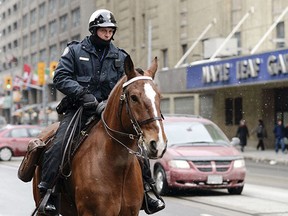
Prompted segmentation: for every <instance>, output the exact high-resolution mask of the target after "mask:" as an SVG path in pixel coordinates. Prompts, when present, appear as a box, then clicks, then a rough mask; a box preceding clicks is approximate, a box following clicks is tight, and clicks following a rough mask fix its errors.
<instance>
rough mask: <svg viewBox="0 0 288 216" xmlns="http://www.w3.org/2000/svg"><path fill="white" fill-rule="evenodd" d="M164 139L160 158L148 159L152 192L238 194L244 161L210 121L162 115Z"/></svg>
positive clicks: (231, 143) (164, 193)
mask: <svg viewBox="0 0 288 216" xmlns="http://www.w3.org/2000/svg"><path fill="white" fill-rule="evenodd" d="M164 128H165V132H166V135H167V138H168V146H167V151H166V153H165V154H164V156H163V158H161V159H157V160H151V169H152V173H153V177H154V179H155V182H156V190H157V192H158V193H159V194H161V195H166V194H169V193H170V192H173V191H174V190H175V189H220V188H225V189H228V192H229V193H230V194H241V193H242V190H243V187H244V182H245V175H246V168H245V161H244V158H243V156H242V155H241V153H240V152H239V151H238V150H237V149H236V148H235V145H238V144H239V142H240V141H239V139H238V138H236V137H235V138H232V141H231V142H230V141H229V139H228V138H227V136H226V135H225V134H224V133H223V131H222V130H221V129H220V128H219V127H218V126H217V125H216V124H215V123H213V122H212V121H210V120H208V119H205V118H201V117H196V116H165V120H164Z"/></svg>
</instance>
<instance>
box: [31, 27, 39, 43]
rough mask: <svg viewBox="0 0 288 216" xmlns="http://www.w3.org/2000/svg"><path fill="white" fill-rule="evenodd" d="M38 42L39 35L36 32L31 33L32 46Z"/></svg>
mask: <svg viewBox="0 0 288 216" xmlns="http://www.w3.org/2000/svg"><path fill="white" fill-rule="evenodd" d="M36 41H37V33H36V30H35V31H33V32H31V34H30V44H31V45H35V44H36Z"/></svg>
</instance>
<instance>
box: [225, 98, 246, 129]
mask: <svg viewBox="0 0 288 216" xmlns="http://www.w3.org/2000/svg"><path fill="white" fill-rule="evenodd" d="M242 118H243V108H242V98H241V97H238V98H226V99H225V124H226V125H239V123H240V120H241V119H242Z"/></svg>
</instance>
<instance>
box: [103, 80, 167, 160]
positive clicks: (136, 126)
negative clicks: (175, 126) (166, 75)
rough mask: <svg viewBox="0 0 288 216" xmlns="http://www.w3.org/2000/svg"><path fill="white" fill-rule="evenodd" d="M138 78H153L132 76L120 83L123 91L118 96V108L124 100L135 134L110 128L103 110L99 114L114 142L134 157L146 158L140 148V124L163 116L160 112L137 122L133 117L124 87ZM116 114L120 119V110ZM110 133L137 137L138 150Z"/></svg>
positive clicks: (141, 136) (141, 142) (142, 140)
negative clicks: (158, 114) (155, 115)
mask: <svg viewBox="0 0 288 216" xmlns="http://www.w3.org/2000/svg"><path fill="white" fill-rule="evenodd" d="M138 80H153V79H152V78H151V77H148V76H139V77H134V78H132V79H130V80H128V81H127V82H125V83H124V84H123V85H122V89H123V91H124V93H123V94H122V95H121V96H120V102H121V109H120V110H122V107H123V101H124V102H125V104H126V110H127V112H128V115H129V118H130V122H131V123H132V126H133V129H134V131H135V132H136V135H135V134H131V133H126V132H121V131H117V130H114V129H112V128H110V127H109V126H108V125H107V123H106V121H105V119H104V115H103V113H104V112H103V113H102V115H101V120H102V122H103V124H104V128H105V130H106V132H107V134H108V135H109V136H110V137H111V138H112V139H114V140H115V141H116V142H118V143H119V144H121V145H122V146H123V147H124V148H126V149H127V151H128V152H129V153H130V154H133V155H135V156H136V157H141V158H146V156H143V148H142V146H143V143H144V139H143V132H142V130H141V127H140V126H141V125H144V124H148V123H150V122H153V121H157V120H159V121H161V120H162V119H163V117H162V114H161V117H159V116H157V117H153V118H149V119H146V120H143V121H141V122H138V121H137V120H136V119H135V117H134V115H133V113H132V111H131V108H130V106H129V101H128V99H127V98H128V97H127V93H126V91H125V89H126V87H127V86H128V85H130V84H131V83H133V82H136V81H138ZM118 115H119V119H121V118H120V117H121V112H119V113H118ZM120 121H121V120H120ZM121 125H122V121H121ZM122 127H123V126H122ZM112 133H115V134H118V135H120V136H126V137H128V138H129V139H131V140H135V139H138V144H137V145H138V148H139V152H138V151H134V150H132V149H131V148H129V147H128V146H126V145H125V144H124V143H122V142H121V141H120V140H119V139H117V138H116V137H115V136H113V135H112Z"/></svg>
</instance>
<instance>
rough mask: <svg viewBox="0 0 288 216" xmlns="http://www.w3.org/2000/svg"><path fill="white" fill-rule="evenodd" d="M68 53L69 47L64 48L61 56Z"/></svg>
mask: <svg viewBox="0 0 288 216" xmlns="http://www.w3.org/2000/svg"><path fill="white" fill-rule="evenodd" d="M68 52H69V47H66V48H65V49H64V51H63V53H62V55H61V56H65V55H66V54H67V53H68Z"/></svg>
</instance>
